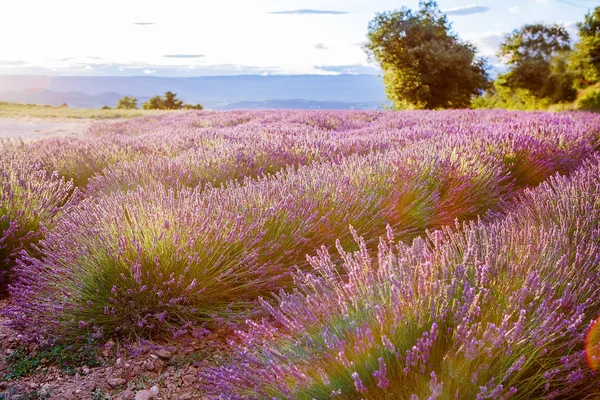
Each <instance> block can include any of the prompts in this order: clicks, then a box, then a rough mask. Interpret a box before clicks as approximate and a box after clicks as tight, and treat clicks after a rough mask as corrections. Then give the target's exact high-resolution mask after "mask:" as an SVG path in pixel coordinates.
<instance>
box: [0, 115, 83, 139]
mask: <svg viewBox="0 0 600 400" xmlns="http://www.w3.org/2000/svg"><path fill="white" fill-rule="evenodd" d="M90 124H91V121H90V120H88V119H82V120H74V119H43V118H29V117H28V118H0V138H10V139H23V140H35V139H41V138H46V137H53V136H70V135H80V134H82V133H85V132H86V131H87V129H88V127H89V126H90Z"/></svg>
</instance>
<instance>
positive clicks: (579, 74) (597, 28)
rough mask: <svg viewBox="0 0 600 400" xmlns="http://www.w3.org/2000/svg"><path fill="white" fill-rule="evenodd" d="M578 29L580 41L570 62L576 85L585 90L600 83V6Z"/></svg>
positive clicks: (587, 16)
mask: <svg viewBox="0 0 600 400" xmlns="http://www.w3.org/2000/svg"><path fill="white" fill-rule="evenodd" d="M577 27H578V28H579V39H580V40H579V42H578V43H577V44H575V50H574V51H573V53H572V54H571V56H570V59H569V62H570V67H571V69H572V70H574V71H575V73H576V85H577V86H578V87H580V88H583V87H586V86H589V85H593V84H594V83H597V82H600V6H598V7H596V8H595V9H594V11H591V12H589V13H587V14H586V16H585V19H584V21H583V22H579V23H578V24H577Z"/></svg>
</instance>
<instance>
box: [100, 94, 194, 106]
mask: <svg viewBox="0 0 600 400" xmlns="http://www.w3.org/2000/svg"><path fill="white" fill-rule="evenodd" d="M102 108H103V109H109V108H110V107H107V106H104V107H102ZM116 108H117V109H119V110H137V109H138V99H137V98H136V97H132V96H124V97H122V98H121V99H119V102H118V103H117V107H116ZM203 108H204V107H202V106H201V105H200V104H184V103H183V101H182V100H179V99H178V98H177V93H173V92H171V91H167V92H165V94H164V96H153V97H151V98H150V100H148V101H147V102H145V103H142V109H143V110H202V109H203Z"/></svg>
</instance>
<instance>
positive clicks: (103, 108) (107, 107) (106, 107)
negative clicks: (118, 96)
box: [100, 106, 112, 110]
mask: <svg viewBox="0 0 600 400" xmlns="http://www.w3.org/2000/svg"><path fill="white" fill-rule="evenodd" d="M100 109H101V110H112V108H111V107H109V106H103V107H100Z"/></svg>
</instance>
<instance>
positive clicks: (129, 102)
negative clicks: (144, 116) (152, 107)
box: [117, 96, 138, 110]
mask: <svg viewBox="0 0 600 400" xmlns="http://www.w3.org/2000/svg"><path fill="white" fill-rule="evenodd" d="M137 108H138V106H137V98H135V97H129V96H125V97H123V98H121V99H119V103H118V104H117V109H118V110H137Z"/></svg>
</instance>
